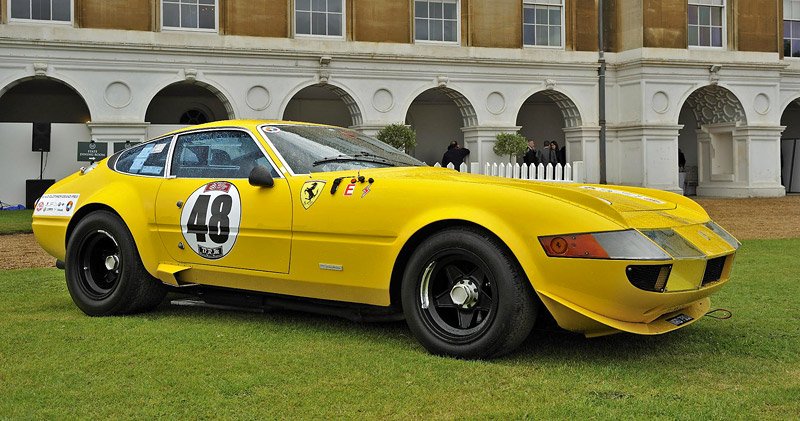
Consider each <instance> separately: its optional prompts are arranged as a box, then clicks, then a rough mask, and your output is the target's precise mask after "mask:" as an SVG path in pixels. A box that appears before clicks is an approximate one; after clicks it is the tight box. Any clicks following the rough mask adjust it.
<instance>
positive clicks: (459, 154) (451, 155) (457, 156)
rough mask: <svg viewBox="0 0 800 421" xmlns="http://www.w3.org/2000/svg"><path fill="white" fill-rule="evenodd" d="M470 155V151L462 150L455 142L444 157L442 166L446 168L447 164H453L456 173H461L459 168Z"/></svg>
mask: <svg viewBox="0 0 800 421" xmlns="http://www.w3.org/2000/svg"><path fill="white" fill-rule="evenodd" d="M467 155H469V149H467V148H462V147H461V146H460V145H459V144H458V142H456V141H455V140H454V141H452V142H450V145H449V146H448V147H447V152H445V153H444V155H442V166H443V167H446V166H447V164H450V163H452V164H453V166H454V167H455V169H456V171H461V170H460V169H459V168H460V167H461V164H463V163H464V158H466V157H467Z"/></svg>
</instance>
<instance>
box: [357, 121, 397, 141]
mask: <svg viewBox="0 0 800 421" xmlns="http://www.w3.org/2000/svg"><path fill="white" fill-rule="evenodd" d="M389 124H390V123H375V122H371V123H364V124H359V125H357V126H350V128H351V129H353V130H356V131H358V132H360V133H363V134H365V135H367V136H370V137H377V136H378V132H379V131H381V130H382V129H383V128H384V127H386V126H388V125H389Z"/></svg>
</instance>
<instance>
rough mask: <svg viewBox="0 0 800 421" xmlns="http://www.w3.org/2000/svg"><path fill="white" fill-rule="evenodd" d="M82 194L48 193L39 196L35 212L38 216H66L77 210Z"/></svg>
mask: <svg viewBox="0 0 800 421" xmlns="http://www.w3.org/2000/svg"><path fill="white" fill-rule="evenodd" d="M78 197H80V194H46V195H44V196H42V197H40V198H39V201H38V202H36V207H35V209H34V211H33V214H34V215H36V216H66V217H70V216H72V214H73V213H74V212H75V207H76V205H77V204H78Z"/></svg>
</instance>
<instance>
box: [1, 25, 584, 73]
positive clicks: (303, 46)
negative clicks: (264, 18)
mask: <svg viewBox="0 0 800 421" xmlns="http://www.w3.org/2000/svg"><path fill="white" fill-rule="evenodd" d="M0 46H3V47H5V48H24V49H35V48H41V49H49V50H59V49H60V50H65V51H69V50H81V51H87V50H89V51H97V52H103V51H108V52H115V53H118V52H120V51H125V52H133V53H136V52H140V53H141V52H147V53H152V52H157V53H159V54H164V55H170V54H172V55H181V56H186V55H191V56H194V57H219V56H226V57H250V58H261V57H270V58H281V57H282V58H299V59H314V60H319V58H320V57H321V56H327V57H331V58H332V59H333V60H336V59H337V58H338V59H346V60H349V61H372V62H374V61H383V62H394V63H410V64H416V63H435V64H443V63H445V64H447V63H451V64H454V65H463V64H465V63H469V64H471V65H486V66H492V67H503V66H508V67H515V68H519V67H536V68H547V67H558V68H561V69H564V68H576V69H587V68H588V69H594V68H596V67H598V64H597V53H594V52H581V51H578V52H576V51H560V50H548V49H541V50H538V49H530V48H485V47H459V46H438V45H428V44H400V43H376V42H363V41H331V40H320V39H292V38H266V37H246V36H233V35H217V34H198V33H183V32H140V31H122V30H110V29H86V28H70V27H40V26H21V25H0Z"/></svg>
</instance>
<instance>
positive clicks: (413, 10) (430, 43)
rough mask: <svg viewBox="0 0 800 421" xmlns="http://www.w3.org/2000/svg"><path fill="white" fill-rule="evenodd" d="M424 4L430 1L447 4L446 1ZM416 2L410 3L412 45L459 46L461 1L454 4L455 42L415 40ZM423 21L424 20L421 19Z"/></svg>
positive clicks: (439, 0)
mask: <svg viewBox="0 0 800 421" xmlns="http://www.w3.org/2000/svg"><path fill="white" fill-rule="evenodd" d="M424 1H426V2H430V1H438V2H441V3H443V2H447V1H448V0H424ZM416 3H417V2H416V0H412V2H411V13H412V14H413V17H412V18H411V22H412V24H411V37H412V39H413V40H414V44H428V45H461V0H455V4H456V40H455V41H436V40H426V39H417V13H416ZM429 10H430V9H429ZM421 19H425V18H421ZM427 19H430V18H427Z"/></svg>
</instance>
